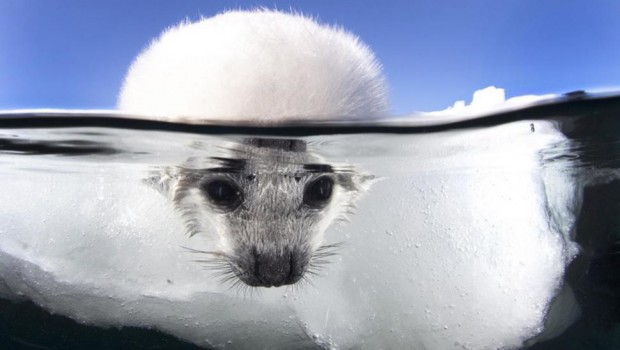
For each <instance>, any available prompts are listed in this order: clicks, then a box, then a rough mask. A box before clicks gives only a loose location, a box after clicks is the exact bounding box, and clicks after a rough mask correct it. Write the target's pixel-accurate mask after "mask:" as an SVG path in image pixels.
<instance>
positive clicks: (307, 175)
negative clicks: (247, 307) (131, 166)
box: [118, 10, 389, 287]
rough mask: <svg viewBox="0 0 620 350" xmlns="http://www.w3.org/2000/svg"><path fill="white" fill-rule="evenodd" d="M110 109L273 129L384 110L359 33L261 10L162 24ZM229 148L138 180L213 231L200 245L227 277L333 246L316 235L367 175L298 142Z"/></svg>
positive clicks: (302, 261)
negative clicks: (208, 159) (205, 160)
mask: <svg viewBox="0 0 620 350" xmlns="http://www.w3.org/2000/svg"><path fill="white" fill-rule="evenodd" d="M118 107H119V109H121V110H123V111H125V112H128V113H132V114H134V115H137V116H142V117H148V118H156V119H164V120H169V121H175V122H193V123H196V122H204V121H213V120H219V121H246V122H250V123H253V124H271V125H274V124H276V125H277V123H279V122H283V121H290V120H342V119H347V120H360V119H376V118H380V117H382V116H385V115H387V113H388V109H389V106H388V102H387V89H386V85H385V81H384V78H383V75H382V73H381V69H380V65H379V63H378V62H377V60H376V59H375V56H374V54H373V53H372V51H371V50H370V49H369V48H368V47H367V46H366V45H365V44H363V43H362V42H361V41H360V40H359V38H357V37H356V36H355V35H353V34H350V33H348V32H346V31H344V30H343V29H341V28H336V27H331V26H327V25H323V24H319V23H317V22H316V21H315V20H313V19H311V18H308V17H305V16H303V15H300V14H290V13H283V12H279V11H270V10H255V11H230V12H225V13H222V14H219V15H216V16H214V17H211V18H205V19H201V20H199V21H197V22H193V23H191V22H183V23H181V24H179V25H177V26H175V27H172V28H169V29H168V30H166V31H165V32H164V33H163V34H162V35H161V36H160V37H159V38H157V39H156V40H154V41H153V42H152V44H151V45H150V46H149V47H148V48H147V49H146V50H144V51H143V52H142V53H141V54H140V55H138V57H137V58H136V59H135V61H134V62H133V64H132V65H131V67H130V69H129V72H128V74H127V76H126V77H125V81H124V83H123V87H122V89H121V92H120V96H119V100H118ZM229 151H230V152H229V154H228V155H227V156H225V157H219V158H212V160H213V161H214V162H215V163H217V164H216V166H213V167H207V168H204V167H203V168H201V167H200V165H196V164H190V163H192V161H195V160H188V163H187V164H183V165H182V166H178V167H165V168H164V169H162V170H161V172H160V173H159V174H157V175H155V176H154V177H152V178H150V179H148V180H147V182H148V183H150V184H151V185H152V186H154V187H156V188H157V189H159V190H160V191H161V192H162V193H163V194H165V195H166V196H168V198H169V199H170V200H171V201H172V202H173V203H174V205H175V207H176V208H177V210H178V211H179V212H180V213H181V215H182V217H183V218H184V220H185V222H186V223H187V225H186V226H187V230H188V232H189V234H190V235H197V234H199V235H201V236H205V237H208V238H210V239H211V243H210V244H211V245H212V247H210V249H208V251H201V252H202V253H204V254H206V255H208V259H205V260H208V262H209V263H211V264H212V265H215V266H216V268H217V269H219V270H221V271H222V275H223V276H224V279H225V280H227V281H233V279H235V280H234V281H233V283H235V282H238V281H241V282H243V283H245V284H246V285H249V286H263V287H272V286H275V287H277V286H282V285H288V284H294V283H297V282H299V281H301V280H303V279H304V277H305V276H306V274H307V273H308V272H313V271H314V269H316V268H318V266H320V265H322V264H323V263H324V262H325V261H326V260H325V258H326V257H327V256H329V255H330V254H333V250H334V248H335V246H334V245H325V244H323V243H322V238H323V232H324V231H325V230H326V229H327V227H328V226H329V225H330V224H331V223H332V222H333V221H335V220H339V219H345V217H346V214H348V213H350V212H351V208H352V207H354V205H355V200H356V199H357V198H358V196H359V194H361V193H363V192H364V191H365V190H366V189H367V188H368V186H369V184H370V182H371V181H369V180H370V179H372V176H368V175H363V174H361V173H357V172H356V171H354V170H353V169H352V168H351V167H347V168H346V170H342V169H340V170H339V169H335V168H334V167H332V166H331V165H329V164H327V163H325V161H324V160H323V159H322V158H321V157H319V156H318V155H316V154H314V152H311V151H308V150H306V143H305V142H304V141H302V140H287V139H273V138H263V139H261V138H248V139H246V140H244V141H243V142H241V143H239V144H237V145H235V146H233V147H231V148H230V149H229ZM343 169H344V168H343ZM196 252H198V251H196Z"/></svg>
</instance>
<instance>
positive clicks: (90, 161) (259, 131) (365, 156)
mask: <svg viewBox="0 0 620 350" xmlns="http://www.w3.org/2000/svg"><path fill="white" fill-rule="evenodd" d="M619 112H620V99H619V98H618V97H611V98H602V99H592V100H589V99H585V100H579V99H576V100H568V101H564V102H561V103H558V104H552V105H548V106H541V107H537V108H531V109H526V110H521V111H513V112H509V113H504V114H501V115H491V116H487V117H485V118H478V119H475V118H474V119H469V120H464V121H461V122H457V123H453V124H441V123H439V122H438V123H436V124H434V125H433V124H428V123H423V124H424V126H421V124H422V123H416V121H415V120H411V121H408V122H406V123H401V124H404V126H403V125H401V126H389V125H387V126H386V125H379V124H375V125H361V126H360V125H358V126H356V125H338V126H333V125H332V126H329V127H323V126H321V125H318V126H317V125H313V126H306V127H304V126H299V125H297V126H292V127H285V128H251V127H234V126H233V127H218V126H187V125H178V124H177V125H175V124H166V123H157V122H148V121H139V120H121V119H117V118H103V117H97V116H93V115H90V116H88V118H87V117H83V118H77V117H63V116H58V115H56V116H50V115H47V116H36V115H19V116H16V115H11V114H5V115H4V116H3V117H2V119H0V128H1V129H0V179H1V180H2V181H0V198H1V199H2V202H1V204H0V206H1V211H0V295H1V296H2V297H3V300H2V301H0V332H1V334H0V341H1V342H2V343H4V344H8V345H7V346H9V347H14V348H32V349H40V348H43V349H46V348H49V349H60V348H62V349H67V348H69V349H81V348H89V349H109V348H136V349H139V348H145V349H152V348H188V349H189V348H194V347H202V348H225V349H229V348H230V349H260V348H264V349H277V348H281V349H296V348H308V349H313V348H316V349H320V348H336V349H351V348H356V349H358V348H360V349H379V348H385V349H405V348H412V349H518V348H528V347H533V348H535V349H617V348H618V347H620V328H619V326H618V322H619V321H620V311H619V310H620V309H619V308H620V277H619V276H618V274H617V270H618V267H620V243H618V242H619V239H620V231H619V222H618V218H619V214H620V206H619V200H620V180H619V179H620V148H619V141H620V128H619V127H620V121H619V120H620V119H618V114H619ZM272 139H287V140H297V141H290V142H292V143H295V144H297V145H305V150H303V149H301V148H299V149H296V150H295V151H296V152H301V153H303V154H305V155H307V156H308V157H312V159H314V161H313V163H312V164H314V167H307V166H306V168H310V169H313V171H315V173H313V175H312V176H318V175H317V173H321V172H326V173H329V174H330V176H337V175H338V174H348V175H347V176H351V179H353V180H351V181H354V182H355V181H357V185H358V187H356V189H355V191H353V192H351V193H346V191H344V190H343V189H342V188H339V187H338V184H336V185H335V188H334V191H336V192H334V193H335V194H334V196H335V197H334V199H332V202H333V203H330V204H329V205H328V206H327V207H325V208H326V209H325V210H326V211H328V212H327V213H325V217H326V219H324V224H321V225H323V226H325V227H323V226H322V228H321V229H320V230H318V231H317V232H318V233H317V235H319V236H320V235H321V234H323V231H324V234H323V238H322V241H321V244H322V245H331V244H337V245H338V247H337V250H335V251H332V252H333V253H335V254H333V255H330V256H328V257H326V259H327V260H328V262H327V263H322V264H319V265H318V267H317V268H316V269H314V270H313V274H311V275H310V274H308V276H307V278H305V279H304V281H303V283H301V284H296V285H295V286H293V287H278V288H262V287H259V288H254V289H252V288H244V287H243V286H244V284H241V283H235V282H236V280H235V279H234V278H233V279H232V280H228V281H226V280H224V281H222V278H218V277H217V276H216V272H217V271H214V270H213V269H212V268H210V267H209V265H208V264H205V263H203V262H199V261H196V260H201V257H202V256H201V255H200V253H196V251H197V250H201V251H208V250H213V249H214V247H215V246H217V245H218V244H220V245H221V241H218V238H217V237H218V234H221V232H219V231H221V230H224V229H225V228H226V226H217V225H215V226H213V225H212V226H209V225H208V224H207V223H206V222H208V221H209V215H212V217H215V216H217V215H219V214H218V213H214V212H209V211H208V210H206V211H205V210H202V211H201V210H200V209H201V208H202V207H200V208H198V209H196V208H194V209H195V210H196V211H198V212H199V213H198V214H196V213H194V212H192V213H190V214H188V215H198V216H200V218H199V219H198V220H199V221H200V220H203V221H204V222H205V224H204V226H203V225H202V224H201V225H199V228H197V229H194V231H192V230H191V229H190V228H188V226H187V225H186V223H187V220H186V219H187V218H186V217H184V215H183V210H179V207H178V206H175V203H174V200H173V198H172V195H171V194H170V193H169V192H167V191H166V189H165V188H164V189H163V190H162V188H161V186H160V187H158V185H161V184H162V183H163V182H164V180H162V179H164V178H166V176H168V175H169V174H171V173H172V174H176V173H175V172H177V171H179V169H185V170H184V171H193V172H197V173H201V174H202V173H204V172H209V173H210V174H211V173H214V172H215V173H217V171H214V170H213V169H220V170H218V171H221V169H222V168H227V167H228V168H229V167H231V164H236V163H235V160H239V159H243V158H244V157H245V158H248V157H249V158H251V159H252V160H253V162H254V163H256V164H258V166H257V167H258V168H257V169H259V170H256V171H254V172H253V173H252V174H251V175H253V176H258V179H259V180H260V179H261V177H260V176H263V174H269V176H271V177H272V178H273V177H278V176H280V177H282V176H306V175H304V174H302V173H298V172H294V174H293V173H288V172H289V171H290V169H289V168H290V167H289V168H286V169H289V170H287V173H279V172H278V171H279V169H284V168H285V166H284V165H282V168H281V167H280V165H279V164H278V163H277V161H274V159H273V158H272V157H270V156H269V155H270V154H271V153H267V156H265V155H264V154H263V155H262V156H261V155H256V154H254V153H252V152H254V151H255V150H256V149H259V150H260V149H262V148H264V145H265V144H270V143H271V144H273V141H270V140H272ZM257 140H263V141H257ZM264 140H267V141H264ZM279 147H280V146H279ZM276 148H277V147H276ZM239 150H242V152H240V151H239ZM281 151H291V152H292V150H291V149H289V150H285V149H282V150H281ZM252 154H254V155H252ZM246 160H247V159H246ZM317 160H319V161H317ZM274 162H275V163H274ZM319 163H320V165H322V166H319V167H317V166H316V165H317V164H319ZM274 164H275V165H274ZM293 165H294V166H298V167H300V168H304V165H307V164H293ZM325 165H329V166H330V167H325ZM286 166H289V165H286ZM228 168H227V169H228ZM328 168H329V169H331V170H327V169H328ZM188 169H189V170H188ZM207 169H211V170H207ZM243 169H244V168H242V169H241V170H239V169H237V170H238V171H240V172H241V173H242V174H243V175H244V176H245V175H247V174H245V173H243V171H244V170H243ZM317 169H318V170H317ZM229 170H230V169H229ZM167 174H168V175H167ZM319 175H320V174H319ZM308 176H310V175H308ZM292 183H294V182H292ZM164 187H165V186H164ZM274 191H277V189H274ZM338 191H340V192H338ZM274 193H275V192H274ZM287 193H289V194H290V193H293V192H287ZM291 195H292V194H291ZM336 195H341V196H342V197H336ZM247 196H250V194H247ZM274 196H275V195H274ZM346 196H351V198H349V197H346ZM265 198H271V197H269V196H266V197H265ZM273 198H276V197H273ZM278 198H280V197H278ZM282 198H284V197H282ZM338 198H340V199H338ZM246 199H247V198H246ZM345 200H350V203H348V204H354V207H355V208H354V209H353V208H351V213H349V214H348V215H347V220H340V219H338V218H332V217H331V216H333V215H332V214H333V212H335V211H337V210H340V209H341V208H338V207H337V205H341V204H342V203H344V202H343V201H345ZM264 202H265V205H266V206H267V210H268V209H269V208H270V207H269V206H270V205H272V206H275V204H274V202H269V199H265V200H264ZM253 203H258V202H253ZM181 209H183V208H181ZM184 209H187V207H184ZM186 214H187V213H186ZM201 215H204V216H205V217H204V218H203V217H202V216H201ZM330 215H331V216H330ZM334 215H335V214H334ZM346 221H348V222H346ZM251 222H252V225H262V224H263V223H261V222H260V220H259V221H251ZM319 226H320V225H319ZM214 231H217V232H214ZM190 233H195V234H194V235H191V234H190ZM232 234H234V232H232ZM231 239H234V238H231ZM110 327H112V328H110ZM121 327H122V328H121ZM119 328H120V329H119Z"/></svg>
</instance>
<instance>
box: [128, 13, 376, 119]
mask: <svg viewBox="0 0 620 350" xmlns="http://www.w3.org/2000/svg"><path fill="white" fill-rule="evenodd" d="M118 106H119V109H122V110H124V111H128V112H132V113H138V114H146V115H151V116H158V117H162V118H165V119H172V120H179V119H178V118H179V117H186V118H187V119H186V120H194V121H195V120H205V119H207V120H253V121H260V122H273V121H279V120H286V119H290V118H293V119H306V120H316V119H338V118H350V119H351V118H352V119H361V118H376V117H381V116H384V115H385V114H386V113H387V111H388V103H387V92H386V87H385V84H384V79H383V76H382V74H381V72H380V65H379V63H378V62H377V61H376V59H375V57H374V55H373V53H372V52H371V51H370V49H369V48H368V47H367V46H366V45H364V44H363V43H362V42H361V41H360V40H359V38H357V37H356V36H354V35H352V34H350V33H348V32H346V31H344V30H343V29H341V28H333V27H329V26H326V25H321V24H318V23H317V22H316V21H314V20H312V19H310V18H307V17H304V16H302V15H299V14H287V13H283V12H278V11H269V10H256V11H230V12H226V13H223V14H219V15H217V16H214V17H211V18H206V19H202V20H200V21H197V22H194V23H188V22H183V23H180V24H179V25H177V26H175V27H172V28H169V29H168V30H166V31H165V32H164V33H163V34H162V35H161V36H160V37H159V38H157V39H156V40H155V41H153V43H152V44H151V45H150V46H149V47H148V48H147V49H146V50H144V51H143V52H142V53H141V54H140V55H139V56H138V57H137V58H136V60H135V61H134V63H133V64H132V65H131V68H130V69H129V72H128V74H127V76H126V77H125V81H124V84H123V88H122V90H121V93H120V96H119V101H118Z"/></svg>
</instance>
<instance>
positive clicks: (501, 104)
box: [429, 86, 557, 116]
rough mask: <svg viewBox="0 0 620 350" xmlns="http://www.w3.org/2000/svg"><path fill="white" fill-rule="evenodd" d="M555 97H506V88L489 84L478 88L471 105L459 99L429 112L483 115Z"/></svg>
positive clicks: (550, 95) (552, 95) (433, 113)
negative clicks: (441, 108)
mask: <svg viewBox="0 0 620 350" xmlns="http://www.w3.org/2000/svg"><path fill="white" fill-rule="evenodd" d="M554 97H557V95H554V94H547V95H523V96H516V97H511V98H509V99H506V92H505V90H504V89H502V88H498V87H495V86H488V87H486V88H484V89H480V90H476V91H475V92H474V95H473V98H472V101H471V103H470V104H469V105H467V104H465V101H463V100H459V101H456V102H454V104H453V105H452V106H451V107H448V108H446V109H444V110H441V111H434V112H430V113H429V114H432V115H440V116H445V115H472V114H478V115H482V114H489V113H496V112H502V111H506V110H510V109H516V108H521V107H525V106H527V105H531V104H534V103H536V102H540V101H543V100H547V99H550V98H554Z"/></svg>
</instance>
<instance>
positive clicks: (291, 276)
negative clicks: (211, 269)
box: [235, 246, 307, 287]
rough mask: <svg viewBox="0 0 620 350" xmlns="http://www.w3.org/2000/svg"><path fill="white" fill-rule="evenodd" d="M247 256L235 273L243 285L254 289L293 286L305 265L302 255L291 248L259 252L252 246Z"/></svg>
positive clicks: (301, 274)
mask: <svg viewBox="0 0 620 350" xmlns="http://www.w3.org/2000/svg"><path fill="white" fill-rule="evenodd" d="M248 255H249V256H247V255H246V257H247V258H246V259H244V262H245V264H239V266H238V267H239V269H235V273H236V275H237V277H239V279H241V281H243V282H244V283H245V284H247V285H250V286H254V287H280V286H282V285H287V284H294V283H296V282H298V281H299V280H300V279H301V277H302V276H303V273H304V270H305V266H306V264H307V263H306V262H304V261H305V260H307V259H303V258H302V256H303V254H302V253H300V251H299V250H297V249H292V248H285V249H282V250H281V251H275V250H267V251H261V250H259V249H257V248H256V247H255V246H253V247H252V248H251V252H250V254H248ZM243 265H245V266H243Z"/></svg>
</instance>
